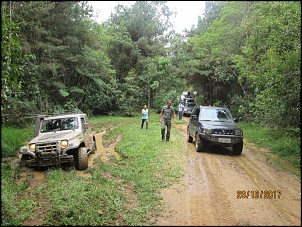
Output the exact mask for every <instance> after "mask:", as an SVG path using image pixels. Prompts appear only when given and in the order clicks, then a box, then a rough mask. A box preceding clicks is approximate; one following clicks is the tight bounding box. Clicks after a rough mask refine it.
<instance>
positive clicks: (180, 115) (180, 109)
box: [178, 101, 185, 120]
mask: <svg viewBox="0 0 302 227" xmlns="http://www.w3.org/2000/svg"><path fill="white" fill-rule="evenodd" d="M184 108H185V106H184V104H182V102H181V101H180V102H179V104H178V119H179V120H181V119H182V112H183V110H184Z"/></svg>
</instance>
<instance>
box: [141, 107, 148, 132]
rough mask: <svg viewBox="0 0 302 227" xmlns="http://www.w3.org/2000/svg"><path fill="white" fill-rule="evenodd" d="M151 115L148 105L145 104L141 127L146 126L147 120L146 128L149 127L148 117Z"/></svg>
mask: <svg viewBox="0 0 302 227" xmlns="http://www.w3.org/2000/svg"><path fill="white" fill-rule="evenodd" d="M149 117H150V113H149V110H148V108H147V105H144V107H143V109H142V123H141V129H143V127H144V123H145V122H146V129H148V118H149Z"/></svg>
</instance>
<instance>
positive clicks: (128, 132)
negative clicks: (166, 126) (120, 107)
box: [1, 117, 185, 226]
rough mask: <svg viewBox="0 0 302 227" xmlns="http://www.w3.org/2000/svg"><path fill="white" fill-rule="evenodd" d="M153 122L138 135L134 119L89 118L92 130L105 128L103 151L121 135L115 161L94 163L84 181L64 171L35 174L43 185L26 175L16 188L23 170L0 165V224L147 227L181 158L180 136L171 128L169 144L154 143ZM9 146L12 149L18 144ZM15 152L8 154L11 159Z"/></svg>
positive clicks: (5, 163) (175, 178)
mask: <svg viewBox="0 0 302 227" xmlns="http://www.w3.org/2000/svg"><path fill="white" fill-rule="evenodd" d="M151 119H152V118H151ZM158 119H159V118H156V122H155V117H154V119H153V120H151V121H150V124H149V129H148V130H146V129H144V130H140V123H141V120H140V117H132V118H131V117H129V118H127V117H124V118H122V117H121V118H119V117H95V118H91V122H92V125H93V128H94V129H95V131H98V130H104V129H105V128H106V129H109V128H110V130H109V131H107V133H106V134H104V136H103V143H104V144H107V146H108V145H109V144H110V141H114V140H115V139H116V138H117V137H118V136H121V140H120V141H119V143H118V144H117V146H116V148H115V151H116V152H118V154H119V155H120V159H118V158H113V157H112V158H111V159H110V160H109V161H108V162H102V161H101V160H100V159H99V160H95V162H96V164H95V166H94V167H93V168H91V169H89V170H87V173H88V175H87V177H83V176H81V175H80V174H79V173H78V171H76V170H75V168H74V167H73V166H70V167H64V168H50V169H48V170H44V171H43V170H41V171H43V172H44V174H45V179H44V180H43V183H40V184H39V183H38V181H36V182H35V180H33V179H30V177H31V176H29V175H28V177H29V178H28V179H26V180H25V181H21V183H20V179H19V177H20V175H21V174H22V172H23V171H25V169H21V168H20V167H19V166H18V165H12V163H11V162H10V161H9V160H10V159H6V160H2V164H1V179H2V180H1V197H2V199H1V201H2V202H1V207H2V213H1V216H2V223H1V225H2V226H11V225H28V224H30V225H55V226H59V225H73V226H75V225H116V226H118V225H133V226H140V225H150V224H152V223H153V222H154V221H155V220H156V217H158V216H159V215H160V213H161V212H160V211H161V209H162V208H161V197H160V190H161V189H162V188H164V187H167V186H170V185H171V184H173V183H175V182H177V181H178V180H179V178H180V177H181V176H182V174H183V173H182V162H181V160H182V158H181V157H182V155H183V154H184V152H185V144H184V143H183V137H182V134H180V133H178V130H177V129H176V128H175V127H173V130H172V135H171V137H172V139H171V142H170V143H161V142H160V124H159V121H158ZM97 125H99V126H97ZM108 126H109V128H108ZM30 129H31V128H28V129H26V130H25V131H23V132H24V133H25V132H28V130H30ZM22 130H24V129H19V130H16V132H21V131H22ZM6 137H7V136H6V135H5V134H2V141H4V142H5V141H11V140H14V139H16V137H11V138H6ZM15 143H16V148H17V146H19V145H23V144H22V142H21V143H20V142H19V141H16V142H15ZM17 144H18V145H17ZM1 146H3V143H1ZM105 146H106V145H105ZM17 150H18V149H16V150H13V152H11V153H14V157H16V152H17ZM58 182H59V183H58Z"/></svg>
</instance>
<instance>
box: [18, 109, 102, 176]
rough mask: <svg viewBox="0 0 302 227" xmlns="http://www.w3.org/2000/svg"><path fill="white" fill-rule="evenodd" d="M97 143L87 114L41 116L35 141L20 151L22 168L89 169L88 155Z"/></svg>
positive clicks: (38, 120) (38, 119)
mask: <svg viewBox="0 0 302 227" xmlns="http://www.w3.org/2000/svg"><path fill="white" fill-rule="evenodd" d="M95 151H96V141H95V137H94V134H93V133H92V132H91V127H90V124H89V122H88V117H87V115H86V114H85V113H66V114H58V115H51V116H47V115H39V116H37V118H36V127H35V138H33V139H32V140H31V141H30V142H29V143H28V145H27V146H23V147H21V148H20V150H19V153H20V154H22V157H21V165H22V166H36V167H38V168H39V167H41V166H53V165H60V164H62V163H72V162H73V161H74V162H75V166H76V169H78V170H85V169H87V168H88V155H89V154H94V153H95Z"/></svg>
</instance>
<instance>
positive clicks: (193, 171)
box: [156, 124, 301, 226]
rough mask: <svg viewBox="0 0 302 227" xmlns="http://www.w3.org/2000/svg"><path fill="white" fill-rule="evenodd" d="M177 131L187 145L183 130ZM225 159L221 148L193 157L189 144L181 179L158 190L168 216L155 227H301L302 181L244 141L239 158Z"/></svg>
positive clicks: (228, 156) (188, 144)
mask: <svg viewBox="0 0 302 227" xmlns="http://www.w3.org/2000/svg"><path fill="white" fill-rule="evenodd" d="M177 127H178V128H179V130H180V131H181V132H182V133H183V134H184V142H185V143H187V141H186V124H183V125H177ZM229 153H230V151H229V150H228V149H224V148H221V147H214V148H212V149H210V150H209V151H207V152H196V151H195V147H194V141H193V143H187V150H186V152H185V153H184V156H183V158H184V160H185V162H184V167H183V168H184V173H185V174H184V177H183V178H182V180H181V182H180V183H179V184H175V185H173V186H172V187H170V188H166V189H164V190H162V196H163V198H164V199H163V205H164V206H165V208H166V212H165V213H164V214H162V217H160V218H158V220H157V222H156V225H160V226H162V225H165V226H192V225H195V226H196V225H199V226H201V225H215V226H222V225H223V226H225V225H227V226H231V225H244V226H245V225H265V226H270V225H278V226H295V225H297V226H301V180H300V179H299V178H298V177H296V176H295V175H293V174H291V173H289V172H287V171H284V170H282V169H280V168H277V167H274V166H273V165H272V163H271V161H270V160H269V159H267V158H265V157H264V156H263V155H261V152H259V150H258V149H256V148H255V147H254V146H253V145H252V144H250V143H248V142H247V141H245V143H244V149H243V152H242V154H241V155H240V156H232V155H229ZM257 190H258V191H257ZM244 191H245V192H246V193H244ZM247 191H249V196H248V198H243V197H247ZM261 191H262V192H261ZM244 195H246V196H244ZM280 195H281V196H280ZM260 197H261V198H260ZM265 197H266V198H265Z"/></svg>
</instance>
